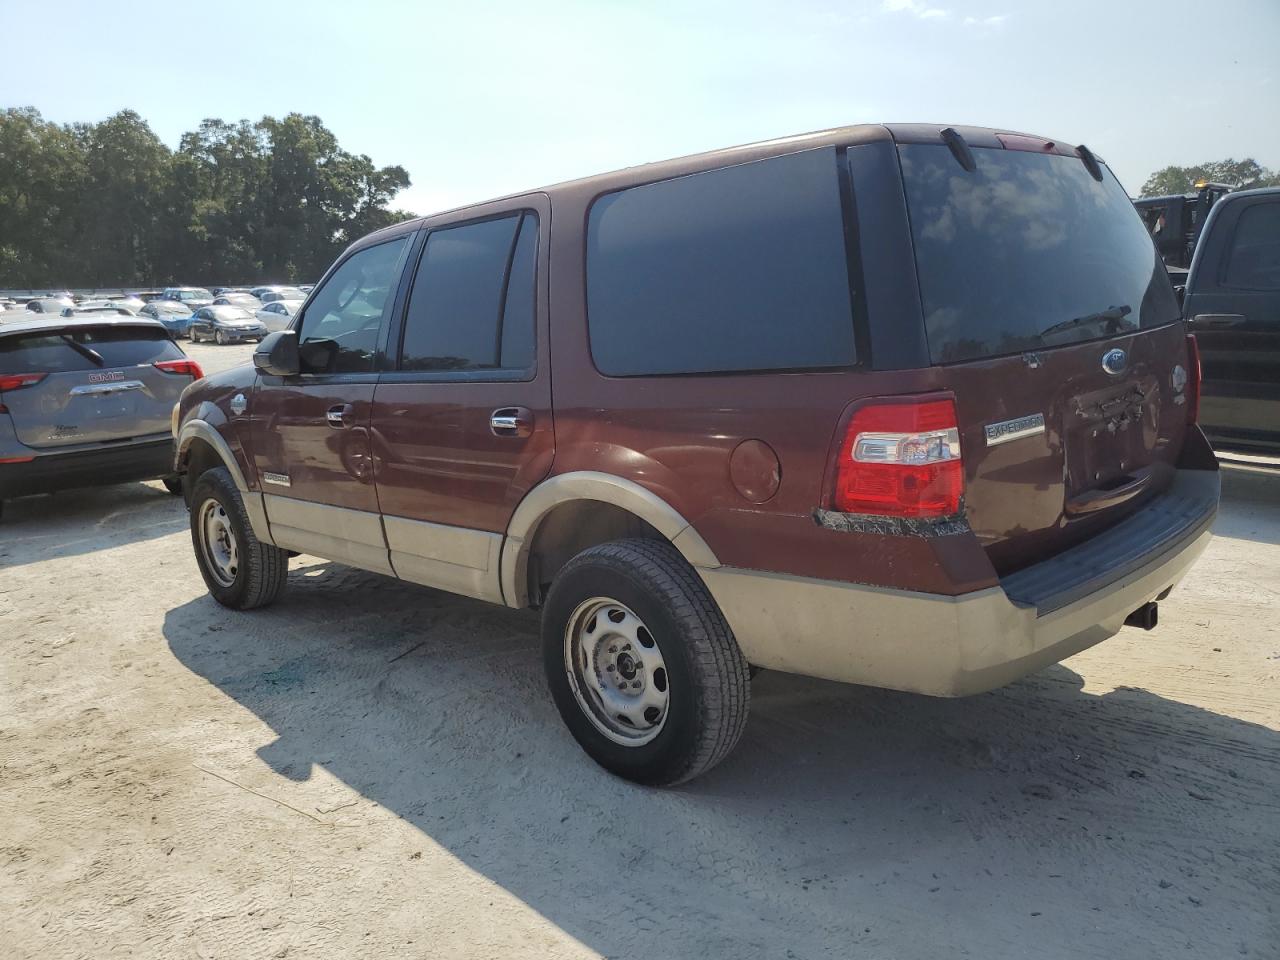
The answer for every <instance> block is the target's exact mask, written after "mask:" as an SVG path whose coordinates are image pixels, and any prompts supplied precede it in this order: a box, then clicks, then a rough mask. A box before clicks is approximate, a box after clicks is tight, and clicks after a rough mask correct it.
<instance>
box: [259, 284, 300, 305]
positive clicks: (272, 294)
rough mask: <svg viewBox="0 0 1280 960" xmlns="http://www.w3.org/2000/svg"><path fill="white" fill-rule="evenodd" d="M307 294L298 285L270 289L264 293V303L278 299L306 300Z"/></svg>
mask: <svg viewBox="0 0 1280 960" xmlns="http://www.w3.org/2000/svg"><path fill="white" fill-rule="evenodd" d="M305 299H307V295H306V294H305V293H303V292H302V291H301V290H299V289H298V288H297V287H279V288H277V289H275V290H268V291H267V292H266V293H264V294H263V295H262V302H263V303H273V302H274V301H276V300H305Z"/></svg>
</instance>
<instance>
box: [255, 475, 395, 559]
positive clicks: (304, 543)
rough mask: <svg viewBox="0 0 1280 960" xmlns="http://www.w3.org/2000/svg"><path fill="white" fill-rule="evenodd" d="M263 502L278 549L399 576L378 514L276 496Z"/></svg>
mask: <svg viewBox="0 0 1280 960" xmlns="http://www.w3.org/2000/svg"><path fill="white" fill-rule="evenodd" d="M262 500H263V505H264V507H265V508H266V513H267V519H268V521H269V523H270V526H271V536H272V539H274V540H275V544H276V546H277V547H280V548H281V549H284V550H296V551H298V553H309V554H311V555H312V556H314V557H323V558H324V559H325V560H337V561H340V562H341V563H349V564H351V565H352V566H356V567H361V568H363V569H365V570H372V571H374V572H375V573H386V574H390V575H392V576H394V575H395V570H393V569H392V567H391V561H390V559H389V558H388V557H387V541H386V538H385V537H384V536H383V535H382V518H381V517H380V516H378V514H376V513H369V512H367V511H364V510H349V509H347V508H346V507H335V506H331V505H330V504H327V503H311V502H309V501H307V500H293V499H291V498H289V497H278V496H275V495H273V494H266V495H264V496H263V498H262Z"/></svg>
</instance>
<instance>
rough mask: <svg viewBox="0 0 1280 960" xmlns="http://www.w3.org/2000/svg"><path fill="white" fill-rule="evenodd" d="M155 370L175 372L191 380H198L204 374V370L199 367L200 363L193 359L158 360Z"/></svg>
mask: <svg viewBox="0 0 1280 960" xmlns="http://www.w3.org/2000/svg"><path fill="white" fill-rule="evenodd" d="M155 368H156V369H157V370H163V371H164V372H165V373H176V374H181V375H183V376H188V377H190V378H191V379H192V380H199V379H200V378H201V377H203V376H204V371H203V370H201V369H200V364H198V363H196V362H195V361H194V360H190V359H183V360H160V361H158V362H157V363H156V364H155Z"/></svg>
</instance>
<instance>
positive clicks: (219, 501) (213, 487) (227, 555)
mask: <svg viewBox="0 0 1280 960" xmlns="http://www.w3.org/2000/svg"><path fill="white" fill-rule="evenodd" d="M191 542H192V545H193V546H194V547H195V552H196V563H197V565H198V566H199V567H200V575H201V576H202V577H204V582H205V584H206V585H207V586H208V587H209V593H210V594H212V595H213V599H215V600H217V601H218V602H219V603H220V604H222V605H223V606H226V607H231V608H233V609H235V610H251V609H253V608H255V607H265V606H267V605H268V604H271V603H274V602H275V600H276V598H277V597H278V596H279V595H280V591H281V590H283V589H284V585H285V581H286V580H287V579H288V576H289V557H288V555H287V554H286V553H285V552H284V551H283V550H281V549H280V548H278V547H274V546H271V545H270V544H266V543H263V542H261V541H260V540H259V539H258V538H257V537H255V536H254V535H253V528H252V527H251V526H250V525H249V517H248V514H247V513H246V512H245V509H244V501H243V500H242V499H241V497H240V491H239V490H238V489H236V485H235V481H234V480H232V479H231V474H230V472H228V470H227V468H226V467H215V468H214V469H212V470H206V471H205V472H204V473H202V474H201V475H200V477H199V479H197V480H196V482H195V485H194V487H193V488H192V491H191Z"/></svg>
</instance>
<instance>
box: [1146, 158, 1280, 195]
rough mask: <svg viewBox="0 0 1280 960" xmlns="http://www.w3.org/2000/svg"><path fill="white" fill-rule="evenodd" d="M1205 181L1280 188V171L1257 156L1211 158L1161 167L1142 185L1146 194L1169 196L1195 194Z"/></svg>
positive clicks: (1250, 187)
mask: <svg viewBox="0 0 1280 960" xmlns="http://www.w3.org/2000/svg"><path fill="white" fill-rule="evenodd" d="M1201 180H1208V181H1210V182H1212V183H1225V184H1227V185H1228V186H1232V187H1238V188H1239V189H1241V190H1252V189H1253V188H1254V187H1280V172H1277V171H1275V170H1268V169H1267V168H1266V167H1264V166H1262V165H1261V164H1260V163H1258V161H1257V160H1254V159H1253V158H1251V157H1250V158H1246V159H1244V160H1211V161H1209V162H1208V163H1197V164H1195V165H1194V166H1191V167H1165V168H1164V169H1162V170H1157V171H1156V172H1155V173H1153V174H1152V175H1151V176H1149V177H1148V178H1147V182H1146V183H1144V184H1143V185H1142V196H1144V197H1167V196H1171V195H1173V194H1178V193H1194V192H1195V189H1196V186H1195V185H1196V184H1197V183H1198V182H1200V181H1201Z"/></svg>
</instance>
